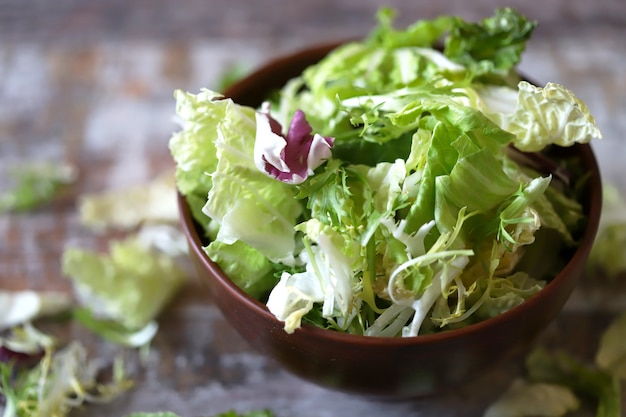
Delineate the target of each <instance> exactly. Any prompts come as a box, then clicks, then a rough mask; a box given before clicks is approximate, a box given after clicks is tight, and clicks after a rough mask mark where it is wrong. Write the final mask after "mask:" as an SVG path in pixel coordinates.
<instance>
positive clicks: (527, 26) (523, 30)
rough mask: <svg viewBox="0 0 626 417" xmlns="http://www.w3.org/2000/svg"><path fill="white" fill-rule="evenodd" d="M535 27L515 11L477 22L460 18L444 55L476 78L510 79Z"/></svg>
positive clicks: (453, 28)
mask: <svg viewBox="0 0 626 417" xmlns="http://www.w3.org/2000/svg"><path fill="white" fill-rule="evenodd" d="M535 26H536V23H535V22H532V21H529V20H528V19H527V18H526V17H524V16H522V15H521V14H520V13H518V12H517V11H515V10H513V9H511V8H503V9H497V10H496V12H495V14H494V15H493V16H491V17H488V18H486V19H483V20H482V21H480V22H477V23H472V22H466V21H463V20H461V19H458V20H456V21H455V25H454V26H453V27H452V30H451V33H450V36H448V37H447V38H446V40H445V49H444V52H445V54H446V56H447V57H448V58H450V59H452V60H453V61H455V62H458V63H460V64H462V65H464V66H466V67H467V68H469V69H470V70H471V72H472V73H473V74H474V76H476V77H481V76H485V75H498V76H504V77H506V76H508V75H509V74H510V72H511V71H513V70H514V69H515V66H516V65H517V64H518V63H519V61H520V58H521V55H522V53H523V52H524V50H525V49H526V42H527V41H528V39H529V38H530V36H531V35H532V33H533V30H534V29H535Z"/></svg>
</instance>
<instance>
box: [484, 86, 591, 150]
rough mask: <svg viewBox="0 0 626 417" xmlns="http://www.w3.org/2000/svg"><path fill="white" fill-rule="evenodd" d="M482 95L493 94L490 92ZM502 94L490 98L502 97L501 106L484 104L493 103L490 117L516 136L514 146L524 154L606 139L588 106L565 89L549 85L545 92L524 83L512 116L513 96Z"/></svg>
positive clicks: (543, 89)
mask: <svg viewBox="0 0 626 417" xmlns="http://www.w3.org/2000/svg"><path fill="white" fill-rule="evenodd" d="M482 91H483V93H487V95H489V94H490V93H489V88H484V89H483V90H482ZM501 91H502V88H498V90H497V91H496V92H492V93H491V94H490V95H491V97H492V98H493V97H494V96H497V97H499V98H500V97H501V98H502V99H501V101H500V102H499V103H497V104H496V103H495V101H494V100H488V101H485V100H484V101H483V103H484V104H486V103H489V107H488V108H487V109H486V114H487V116H489V117H490V118H491V119H492V120H493V121H494V122H495V123H496V124H497V125H498V126H500V127H501V128H502V129H504V130H506V131H507V132H510V133H512V134H514V135H515V140H514V141H513V145H514V146H515V147H516V148H517V149H519V150H521V151H526V152H536V151H540V150H542V149H544V148H545V147H547V146H549V145H552V144H556V145H559V146H571V145H573V144H574V143H588V142H589V141H590V140H591V139H593V138H601V137H602V133H601V132H600V129H599V128H598V127H597V125H596V122H595V120H594V118H593V116H592V115H591V113H590V112H589V108H588V107H587V105H586V104H585V103H584V102H583V101H582V100H580V99H579V98H578V97H576V96H575V95H574V93H572V92H571V91H570V90H568V89H567V88H565V87H563V86H562V85H559V84H556V83H547V84H546V86H545V87H543V88H541V87H537V86H534V85H532V84H530V83H528V82H526V81H520V83H519V84H518V93H517V99H516V103H515V111H513V112H512V113H511V112H508V110H509V109H510V108H511V107H512V106H513V102H512V100H511V98H512V96H511V95H503V94H502V93H501Z"/></svg>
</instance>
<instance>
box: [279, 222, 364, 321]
mask: <svg viewBox="0 0 626 417" xmlns="http://www.w3.org/2000/svg"><path fill="white" fill-rule="evenodd" d="M297 229H298V230H299V231H301V232H303V233H304V234H305V236H306V238H305V241H304V245H305V248H306V249H305V250H304V251H303V252H302V253H301V254H300V257H301V260H302V262H303V263H304V264H305V268H306V269H305V271H303V272H298V273H295V274H290V273H288V272H284V273H283V275H282V277H281V279H280V281H279V283H278V284H277V285H276V286H275V287H274V288H273V289H272V291H271V293H270V295H269V298H268V301H267V307H268V309H269V310H270V311H271V312H272V313H273V314H274V315H275V316H276V317H277V318H278V319H279V320H281V321H284V322H285V331H286V332H287V333H293V332H294V331H295V329H297V328H299V327H300V324H301V320H302V318H303V317H304V316H305V315H306V314H307V313H308V312H309V311H311V309H312V308H313V306H314V305H315V304H316V303H319V304H320V305H321V313H322V317H324V318H325V319H329V320H330V322H331V323H336V325H337V327H339V328H341V329H343V330H345V328H347V327H348V326H349V324H350V321H351V320H352V318H354V313H355V310H354V308H355V306H357V305H358V300H356V299H355V288H356V286H357V285H358V283H357V281H356V279H355V276H356V274H355V273H354V261H355V258H354V257H353V256H349V254H350V252H352V250H353V248H354V247H353V244H352V242H350V241H346V240H344V237H343V236H342V235H341V234H339V233H338V232H337V231H335V230H334V229H333V228H332V227H330V226H327V225H324V224H322V223H321V222H320V221H319V220H317V219H311V220H308V221H307V222H305V223H302V224H300V225H298V226H297Z"/></svg>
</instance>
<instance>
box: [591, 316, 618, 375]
mask: <svg viewBox="0 0 626 417" xmlns="http://www.w3.org/2000/svg"><path fill="white" fill-rule="evenodd" d="M625 339H626V313H622V314H620V315H619V316H618V317H616V318H615V319H614V320H613V321H612V322H611V324H610V325H609V327H608V328H607V329H606V330H604V332H603V333H602V337H601V338H600V345H599V346H598V351H597V352H596V357H595V362H596V364H597V365H598V367H600V368H601V369H603V370H604V371H605V372H610V373H611V374H613V375H615V376H617V377H618V378H620V379H622V380H626V343H624V340H625Z"/></svg>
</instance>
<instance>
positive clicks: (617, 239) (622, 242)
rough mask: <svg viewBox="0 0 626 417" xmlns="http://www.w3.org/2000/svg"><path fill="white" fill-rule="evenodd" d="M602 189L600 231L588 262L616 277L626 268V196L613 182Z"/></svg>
mask: <svg viewBox="0 0 626 417" xmlns="http://www.w3.org/2000/svg"><path fill="white" fill-rule="evenodd" d="M602 191H603V193H602V196H603V199H602V200H603V201H602V213H601V215H600V224H599V226H598V234H597V236H596V240H595V241H594V244H593V247H592V248H591V253H590V254H589V260H588V263H587V264H588V267H589V268H596V269H599V270H602V271H603V272H605V273H606V274H607V276H609V277H611V278H614V277H617V276H618V275H620V274H623V273H625V272H626V198H624V195H623V194H622V193H621V191H620V190H619V189H617V188H616V187H615V186H614V185H612V184H610V183H605V184H604V185H603V187H602Z"/></svg>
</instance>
